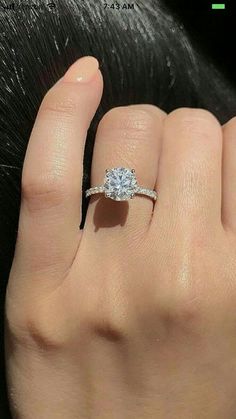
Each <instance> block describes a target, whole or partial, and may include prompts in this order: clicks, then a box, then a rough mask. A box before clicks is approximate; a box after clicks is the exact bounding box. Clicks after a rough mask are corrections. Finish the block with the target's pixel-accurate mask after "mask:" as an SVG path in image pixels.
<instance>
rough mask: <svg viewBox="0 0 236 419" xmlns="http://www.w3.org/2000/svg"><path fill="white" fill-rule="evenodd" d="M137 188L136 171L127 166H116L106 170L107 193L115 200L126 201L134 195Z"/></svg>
mask: <svg viewBox="0 0 236 419" xmlns="http://www.w3.org/2000/svg"><path fill="white" fill-rule="evenodd" d="M136 188H137V180H136V176H135V173H134V172H132V170H131V169H126V168H125V167H115V168H113V169H109V170H107V172H106V176H105V179H104V191H105V195H106V196H107V197H109V198H111V199H114V200H115V201H126V200H127V199H130V198H132V197H133V195H134V193H135V190H136Z"/></svg>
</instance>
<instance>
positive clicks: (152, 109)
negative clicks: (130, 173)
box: [84, 104, 166, 240]
mask: <svg viewBox="0 0 236 419" xmlns="http://www.w3.org/2000/svg"><path fill="white" fill-rule="evenodd" d="M165 116H166V114H165V112H163V111H161V110H160V109H159V108H157V107H156V106H153V105H147V104H141V105H131V106H121V107H117V108H114V109H112V110H110V111H109V112H107V114H106V115H105V116H104V117H103V118H102V120H101V121H100V124H99V126H98V130H97V135H96V140H95V145H94V153H93V161H92V172H91V186H92V187H93V186H97V185H102V184H103V181H104V174H105V170H106V169H110V168H115V167H125V168H129V169H134V170H135V174H136V178H137V182H138V184H139V185H140V186H142V187H144V188H148V189H153V188H154V186H155V182H156V177H157V168H158V159H159V153H160V145H161V130H162V122H163V120H164V118H165ZM152 211H153V201H152V199H150V198H149V197H146V196H144V195H136V196H135V197H134V199H132V200H129V201H128V202H117V201H114V200H112V199H107V198H105V197H104V196H101V195H100V196H99V199H98V196H97V195H93V196H91V198H90V205H89V208H88V212H87V217H86V223H85V229H84V233H85V234H93V233H94V231H96V232H97V234H98V235H97V237H101V235H102V238H103V239H104V238H105V236H106V237H107V236H110V234H109V235H107V228H108V227H112V233H113V234H116V233H117V237H116V238H117V239H118V238H119V237H123V233H124V234H128V235H129V236H130V232H131V231H132V240H133V239H134V235H137V236H139V235H140V234H142V233H143V232H144V231H145V228H147V226H148V225H149V222H150V219H151V214H152ZM120 229H121V231H122V234H120ZM109 232H110V229H109ZM121 240H123V239H121Z"/></svg>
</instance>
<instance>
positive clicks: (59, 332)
mask: <svg viewBox="0 0 236 419" xmlns="http://www.w3.org/2000/svg"><path fill="white" fill-rule="evenodd" d="M6 327H7V331H8V335H9V336H10V338H11V339H12V340H13V341H15V342H17V343H18V344H20V345H24V346H25V347H34V348H37V349H41V350H47V351H50V350H55V349H60V348H62V347H64V346H65V345H66V343H67V340H68V337H67V334H66V329H65V327H63V321H62V320H61V318H59V316H58V313H57V315H56V314H55V313H54V310H53V307H52V305H50V310H49V309H48V308H47V307H46V306H44V307H42V306H40V307H39V306H38V305H37V304H35V305H34V307H32V305H31V306H30V307H24V309H20V308H16V309H14V308H11V309H10V310H8V312H7V314H6Z"/></svg>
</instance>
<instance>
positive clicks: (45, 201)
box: [21, 176, 68, 211]
mask: <svg viewBox="0 0 236 419" xmlns="http://www.w3.org/2000/svg"><path fill="white" fill-rule="evenodd" d="M21 192H22V200H23V201H24V202H25V203H26V204H27V207H28V209H29V210H30V211H37V210H41V209H46V208H50V207H56V206H58V205H60V204H62V203H63V202H64V201H65V198H66V196H67V194H68V188H67V186H66V185H65V183H64V182H63V179H61V178H60V177H58V176H51V177H50V176H47V177H46V178H44V177H42V178H40V177H38V178H37V179H29V178H28V177H22V184H21Z"/></svg>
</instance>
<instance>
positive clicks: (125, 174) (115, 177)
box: [85, 167, 157, 201]
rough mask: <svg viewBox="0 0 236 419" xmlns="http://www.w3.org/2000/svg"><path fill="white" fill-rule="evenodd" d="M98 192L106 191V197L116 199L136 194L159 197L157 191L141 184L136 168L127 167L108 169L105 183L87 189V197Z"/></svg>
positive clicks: (126, 198) (127, 197) (119, 199)
mask: <svg viewBox="0 0 236 419" xmlns="http://www.w3.org/2000/svg"><path fill="white" fill-rule="evenodd" d="M96 193H104V194H105V197H106V198H110V199H113V200H115V201H127V200H129V199H132V198H133V197H134V195H135V194H141V195H146V196H148V197H150V198H152V199H153V200H154V201H156V199H157V193H156V191H154V190H152V189H147V188H142V187H141V186H139V185H138V182H137V179H136V175H135V170H134V169H127V168H125V167H114V168H112V169H106V174H105V178H104V184H103V185H101V186H94V187H93V188H90V189H87V190H86V192H85V194H86V198H87V197H88V196H90V195H94V194H96Z"/></svg>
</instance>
